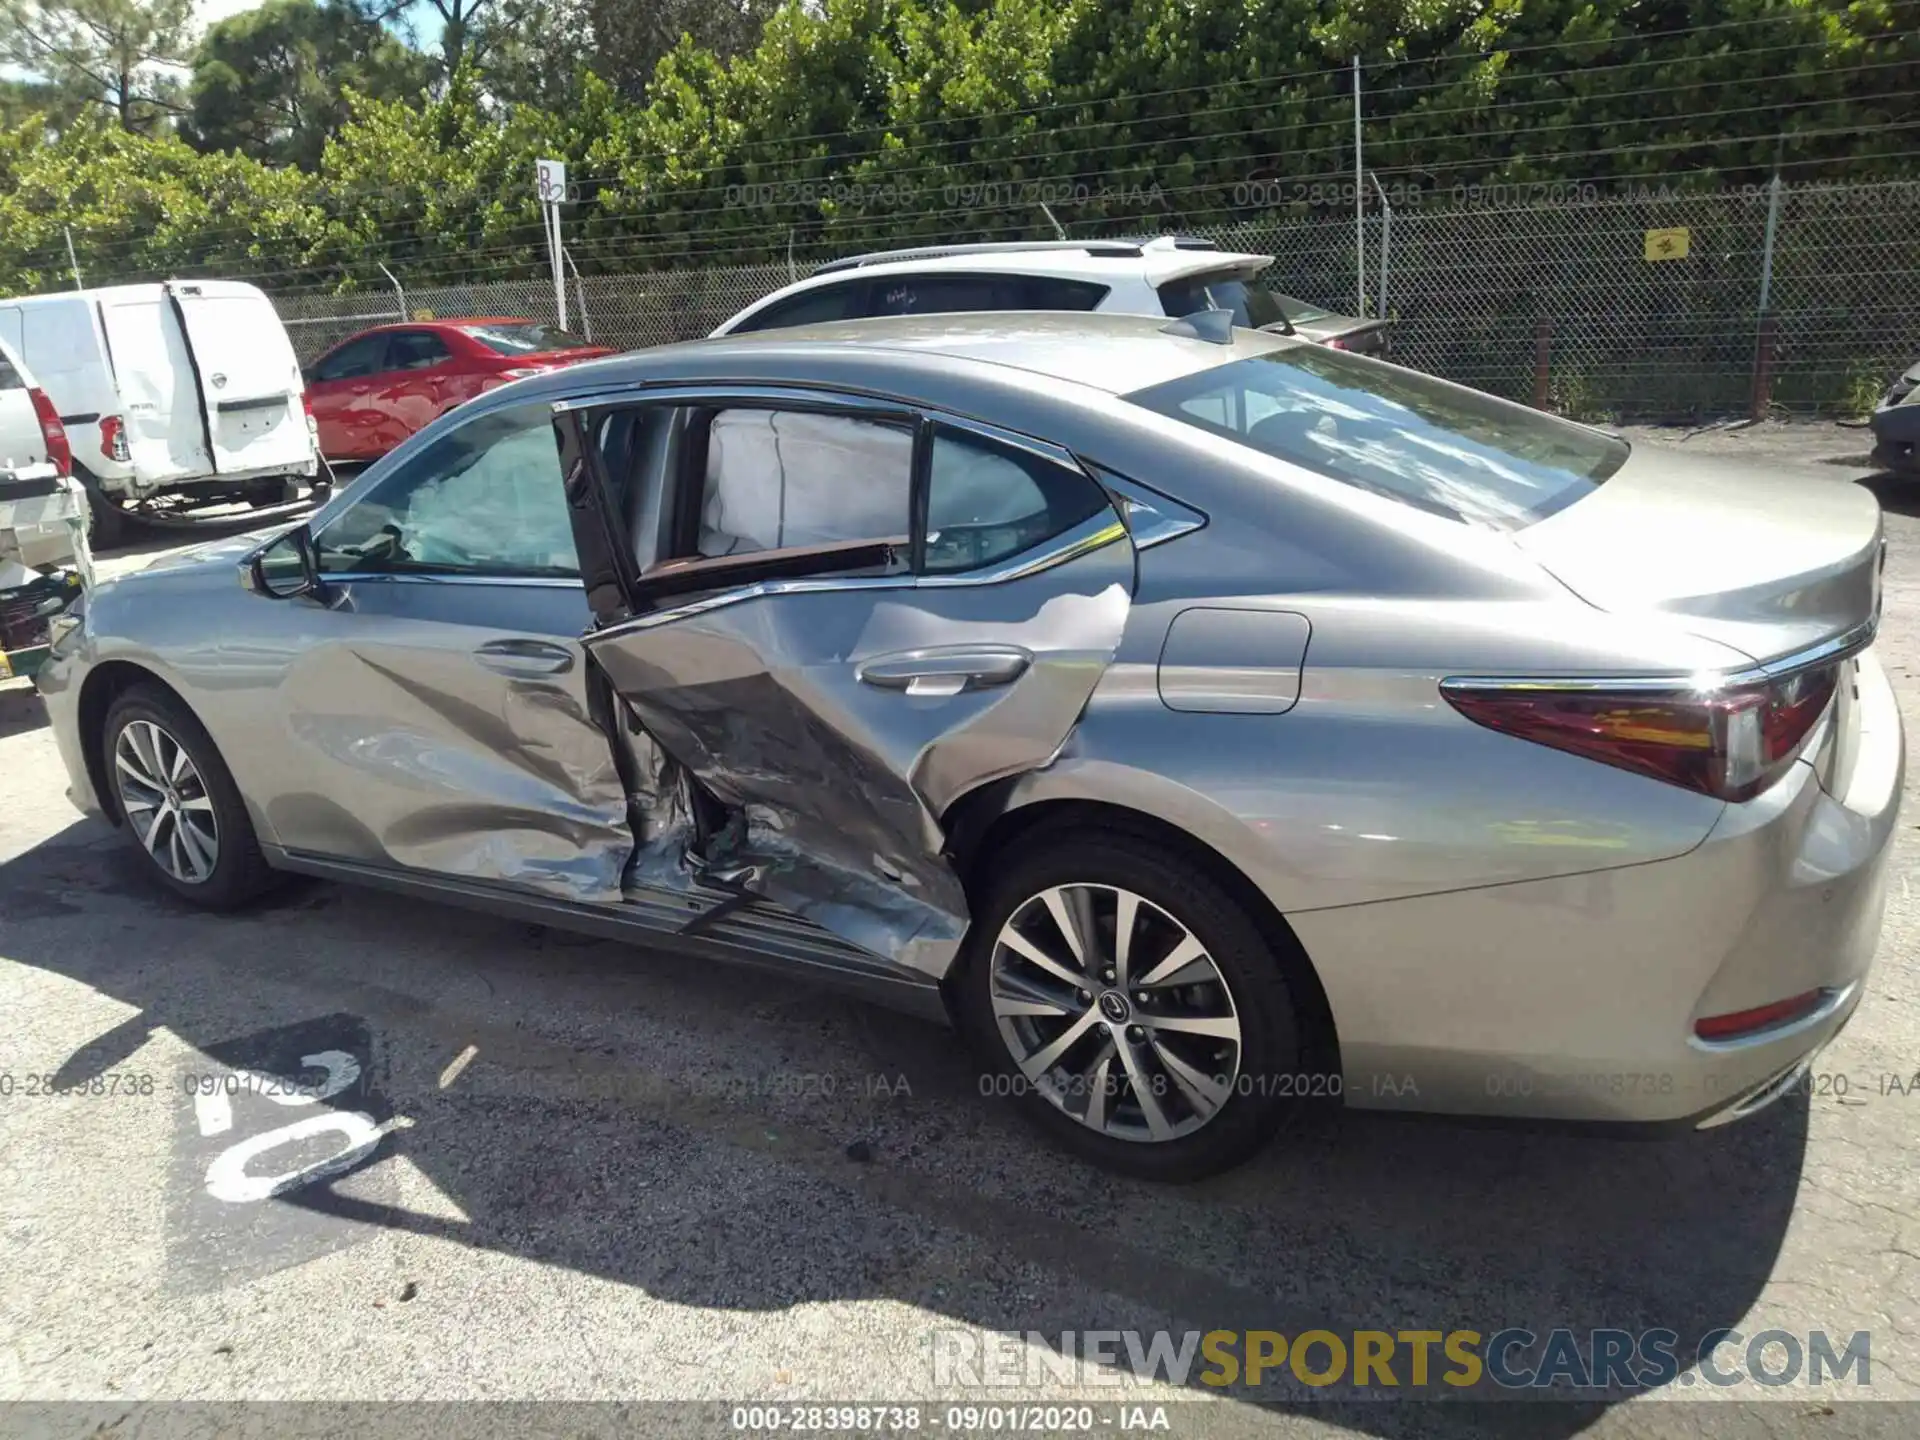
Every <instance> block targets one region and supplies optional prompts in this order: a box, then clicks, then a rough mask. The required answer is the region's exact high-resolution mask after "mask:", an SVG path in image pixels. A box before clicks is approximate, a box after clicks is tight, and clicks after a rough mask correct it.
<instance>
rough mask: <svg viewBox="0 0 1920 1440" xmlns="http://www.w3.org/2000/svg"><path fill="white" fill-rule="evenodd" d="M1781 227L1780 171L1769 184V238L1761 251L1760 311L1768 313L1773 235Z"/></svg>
mask: <svg viewBox="0 0 1920 1440" xmlns="http://www.w3.org/2000/svg"><path fill="white" fill-rule="evenodd" d="M1779 228H1780V172H1779V171H1778V170H1775V171H1774V172H1773V180H1772V181H1771V182H1770V183H1769V184H1768V186H1767V238H1766V242H1765V244H1764V245H1763V246H1762V248H1761V251H1760V313H1761V314H1762V315H1765V314H1766V313H1767V302H1768V301H1769V300H1770V299H1771V298H1772V296H1773V237H1774V234H1775V232H1776V231H1778V229H1779Z"/></svg>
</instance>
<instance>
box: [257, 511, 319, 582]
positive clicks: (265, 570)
mask: <svg viewBox="0 0 1920 1440" xmlns="http://www.w3.org/2000/svg"><path fill="white" fill-rule="evenodd" d="M245 576H246V582H247V588H248V589H249V590H252V591H253V592H254V593H255V594H258V595H268V596H271V597H272V598H274V599H276V600H291V599H292V598H293V597H294V596H296V595H316V594H318V593H319V591H320V562H319V559H318V557H317V556H316V555H315V553H314V548H313V531H312V530H310V529H308V528H307V527H306V526H305V525H297V526H295V527H294V528H293V529H291V530H289V531H287V533H286V534H284V535H282V536H281V537H280V538H279V539H277V540H275V541H274V542H273V543H272V544H270V545H265V546H263V547H261V548H260V549H258V550H256V551H254V552H253V554H252V556H250V557H249V558H248V560H247V566H246V571H245Z"/></svg>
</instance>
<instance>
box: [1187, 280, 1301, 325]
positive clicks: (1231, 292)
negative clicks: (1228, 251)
mask: <svg viewBox="0 0 1920 1440" xmlns="http://www.w3.org/2000/svg"><path fill="white" fill-rule="evenodd" d="M1160 303H1161V304H1162V305H1163V306H1165V307H1166V311H1167V314H1169V315H1172V316H1175V317H1176V318H1177V317H1180V316H1184V315H1194V314H1198V313H1199V312H1200V311H1202V310H1231V311H1232V312H1233V323H1234V324H1236V325H1238V326H1240V327H1241V328H1242V329H1246V330H1258V329H1260V328H1261V327H1262V326H1265V325H1278V326H1281V327H1282V328H1284V326H1285V322H1286V319H1287V314H1286V311H1284V310H1282V309H1281V308H1280V297H1279V296H1278V295H1275V294H1274V293H1273V292H1272V291H1271V290H1263V289H1261V288H1260V287H1259V286H1258V285H1249V284H1248V283H1247V282H1246V281H1245V280H1242V279H1240V278H1239V277H1237V276H1234V275H1230V274H1229V275H1221V274H1213V275H1189V276H1187V277H1186V278H1185V279H1184V280H1169V281H1168V282H1167V283H1166V284H1165V285H1162V286H1161V287H1160ZM1296 303H1297V302H1296Z"/></svg>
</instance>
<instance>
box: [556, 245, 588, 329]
mask: <svg viewBox="0 0 1920 1440" xmlns="http://www.w3.org/2000/svg"><path fill="white" fill-rule="evenodd" d="M560 253H561V254H562V255H565V256H566V257H567V268H568V269H569V270H571V271H573V292H574V294H575V295H577V296H579V298H580V329H581V332H582V333H583V334H584V335H585V337H586V338H587V339H588V340H591V339H593V317H592V316H591V315H589V314H588V313H587V286H586V282H585V281H583V280H582V279H581V278H580V267H579V266H578V265H576V264H574V263H573V252H572V251H571V250H568V249H566V248H564V247H562V249H561V251H560Z"/></svg>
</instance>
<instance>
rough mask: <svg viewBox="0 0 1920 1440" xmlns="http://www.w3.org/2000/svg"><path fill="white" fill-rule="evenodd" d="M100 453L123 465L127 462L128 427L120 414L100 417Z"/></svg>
mask: <svg viewBox="0 0 1920 1440" xmlns="http://www.w3.org/2000/svg"><path fill="white" fill-rule="evenodd" d="M100 453H101V454H102V455H104V456H106V457H107V459H109V460H117V461H119V462H120V463H121V464H122V465H124V464H126V463H127V458H128V452H127V427H126V424H125V422H124V421H122V420H121V418H120V417H119V416H118V415H103V416H101V417H100Z"/></svg>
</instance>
